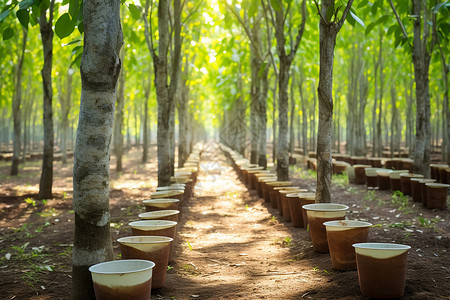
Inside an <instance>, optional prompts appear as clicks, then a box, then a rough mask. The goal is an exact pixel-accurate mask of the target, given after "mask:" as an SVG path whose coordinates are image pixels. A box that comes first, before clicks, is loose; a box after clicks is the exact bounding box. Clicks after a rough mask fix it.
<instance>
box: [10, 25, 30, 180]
mask: <svg viewBox="0 0 450 300" xmlns="http://www.w3.org/2000/svg"><path fill="white" fill-rule="evenodd" d="M22 31H23V37H22V51H21V53H20V54H19V59H18V61H17V67H16V73H15V76H16V80H15V87H14V91H15V92H14V97H13V101H12V114H13V132H14V134H13V157H12V162H11V171H10V173H9V175H11V176H15V175H18V174H19V160H20V133H21V111H20V102H21V101H22V68H23V60H24V58H25V49H26V47H27V36H28V31H27V29H25V28H22Z"/></svg>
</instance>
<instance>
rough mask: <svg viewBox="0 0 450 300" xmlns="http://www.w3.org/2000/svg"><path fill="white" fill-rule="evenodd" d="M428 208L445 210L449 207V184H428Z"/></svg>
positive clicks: (426, 185)
mask: <svg viewBox="0 0 450 300" xmlns="http://www.w3.org/2000/svg"><path fill="white" fill-rule="evenodd" d="M425 187H426V190H427V208H430V209H434V208H437V209H445V208H446V207H447V195H448V188H449V187H450V185H449V184H444V183H426V184H425Z"/></svg>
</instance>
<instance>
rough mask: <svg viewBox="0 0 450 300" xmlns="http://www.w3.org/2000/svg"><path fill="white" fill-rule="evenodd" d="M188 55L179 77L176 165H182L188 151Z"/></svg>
mask: <svg viewBox="0 0 450 300" xmlns="http://www.w3.org/2000/svg"><path fill="white" fill-rule="evenodd" d="M188 77H189V57H186V62H185V65H184V69H183V73H182V79H181V89H182V92H181V95H180V98H179V103H178V128H179V129H178V130H179V133H178V167H180V168H181V167H183V166H184V163H185V162H186V160H187V158H188V156H189V152H188V143H189V130H188V122H189V118H188V109H187V106H188V101H189V80H188Z"/></svg>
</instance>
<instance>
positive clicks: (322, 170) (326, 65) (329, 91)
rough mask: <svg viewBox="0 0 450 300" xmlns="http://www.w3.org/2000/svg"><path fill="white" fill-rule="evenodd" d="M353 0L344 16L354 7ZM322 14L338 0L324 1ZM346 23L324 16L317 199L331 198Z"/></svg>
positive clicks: (321, 200) (321, 36) (319, 90)
mask: <svg viewBox="0 0 450 300" xmlns="http://www.w3.org/2000/svg"><path fill="white" fill-rule="evenodd" d="M352 3H353V1H352V0H350V1H349V2H348V4H347V7H346V9H345V11H344V14H343V16H342V20H341V21H342V22H343V20H344V19H345V17H346V12H348V9H349V8H350V7H351V5H352ZM321 6H322V7H321V15H322V16H328V10H329V9H334V0H324V1H322V3H321ZM342 24H343V23H335V22H331V23H327V22H326V21H325V20H324V19H323V18H321V19H320V26H319V28H320V39H319V40H320V42H319V43H320V70H319V87H318V89H317V91H318V95H319V130H318V135H317V187H316V202H325V203H328V202H331V175H332V173H333V165H332V162H331V160H332V156H331V126H332V124H333V60H334V47H335V45H336V36H337V34H338V32H339V30H340V27H341V26H342Z"/></svg>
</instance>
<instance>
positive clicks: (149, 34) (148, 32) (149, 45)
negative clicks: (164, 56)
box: [142, 0, 158, 61]
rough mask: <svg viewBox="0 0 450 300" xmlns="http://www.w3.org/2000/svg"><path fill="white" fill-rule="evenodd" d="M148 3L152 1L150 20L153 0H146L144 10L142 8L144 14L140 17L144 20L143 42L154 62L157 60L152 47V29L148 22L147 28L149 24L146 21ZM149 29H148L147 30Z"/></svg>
mask: <svg viewBox="0 0 450 300" xmlns="http://www.w3.org/2000/svg"><path fill="white" fill-rule="evenodd" d="M150 1H152V5H151V8H150V20H151V19H152V12H153V0H146V1H145V8H144V14H143V16H142V19H143V20H144V32H145V41H146V42H147V48H148V50H149V51H150V54H151V55H152V58H153V61H156V59H158V56H157V55H156V53H155V49H154V47H153V28H152V22H151V21H150V26H149V24H148V23H149V22H148V19H147V15H148V9H149V6H150V3H149V2H150ZM149 27H150V28H149Z"/></svg>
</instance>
